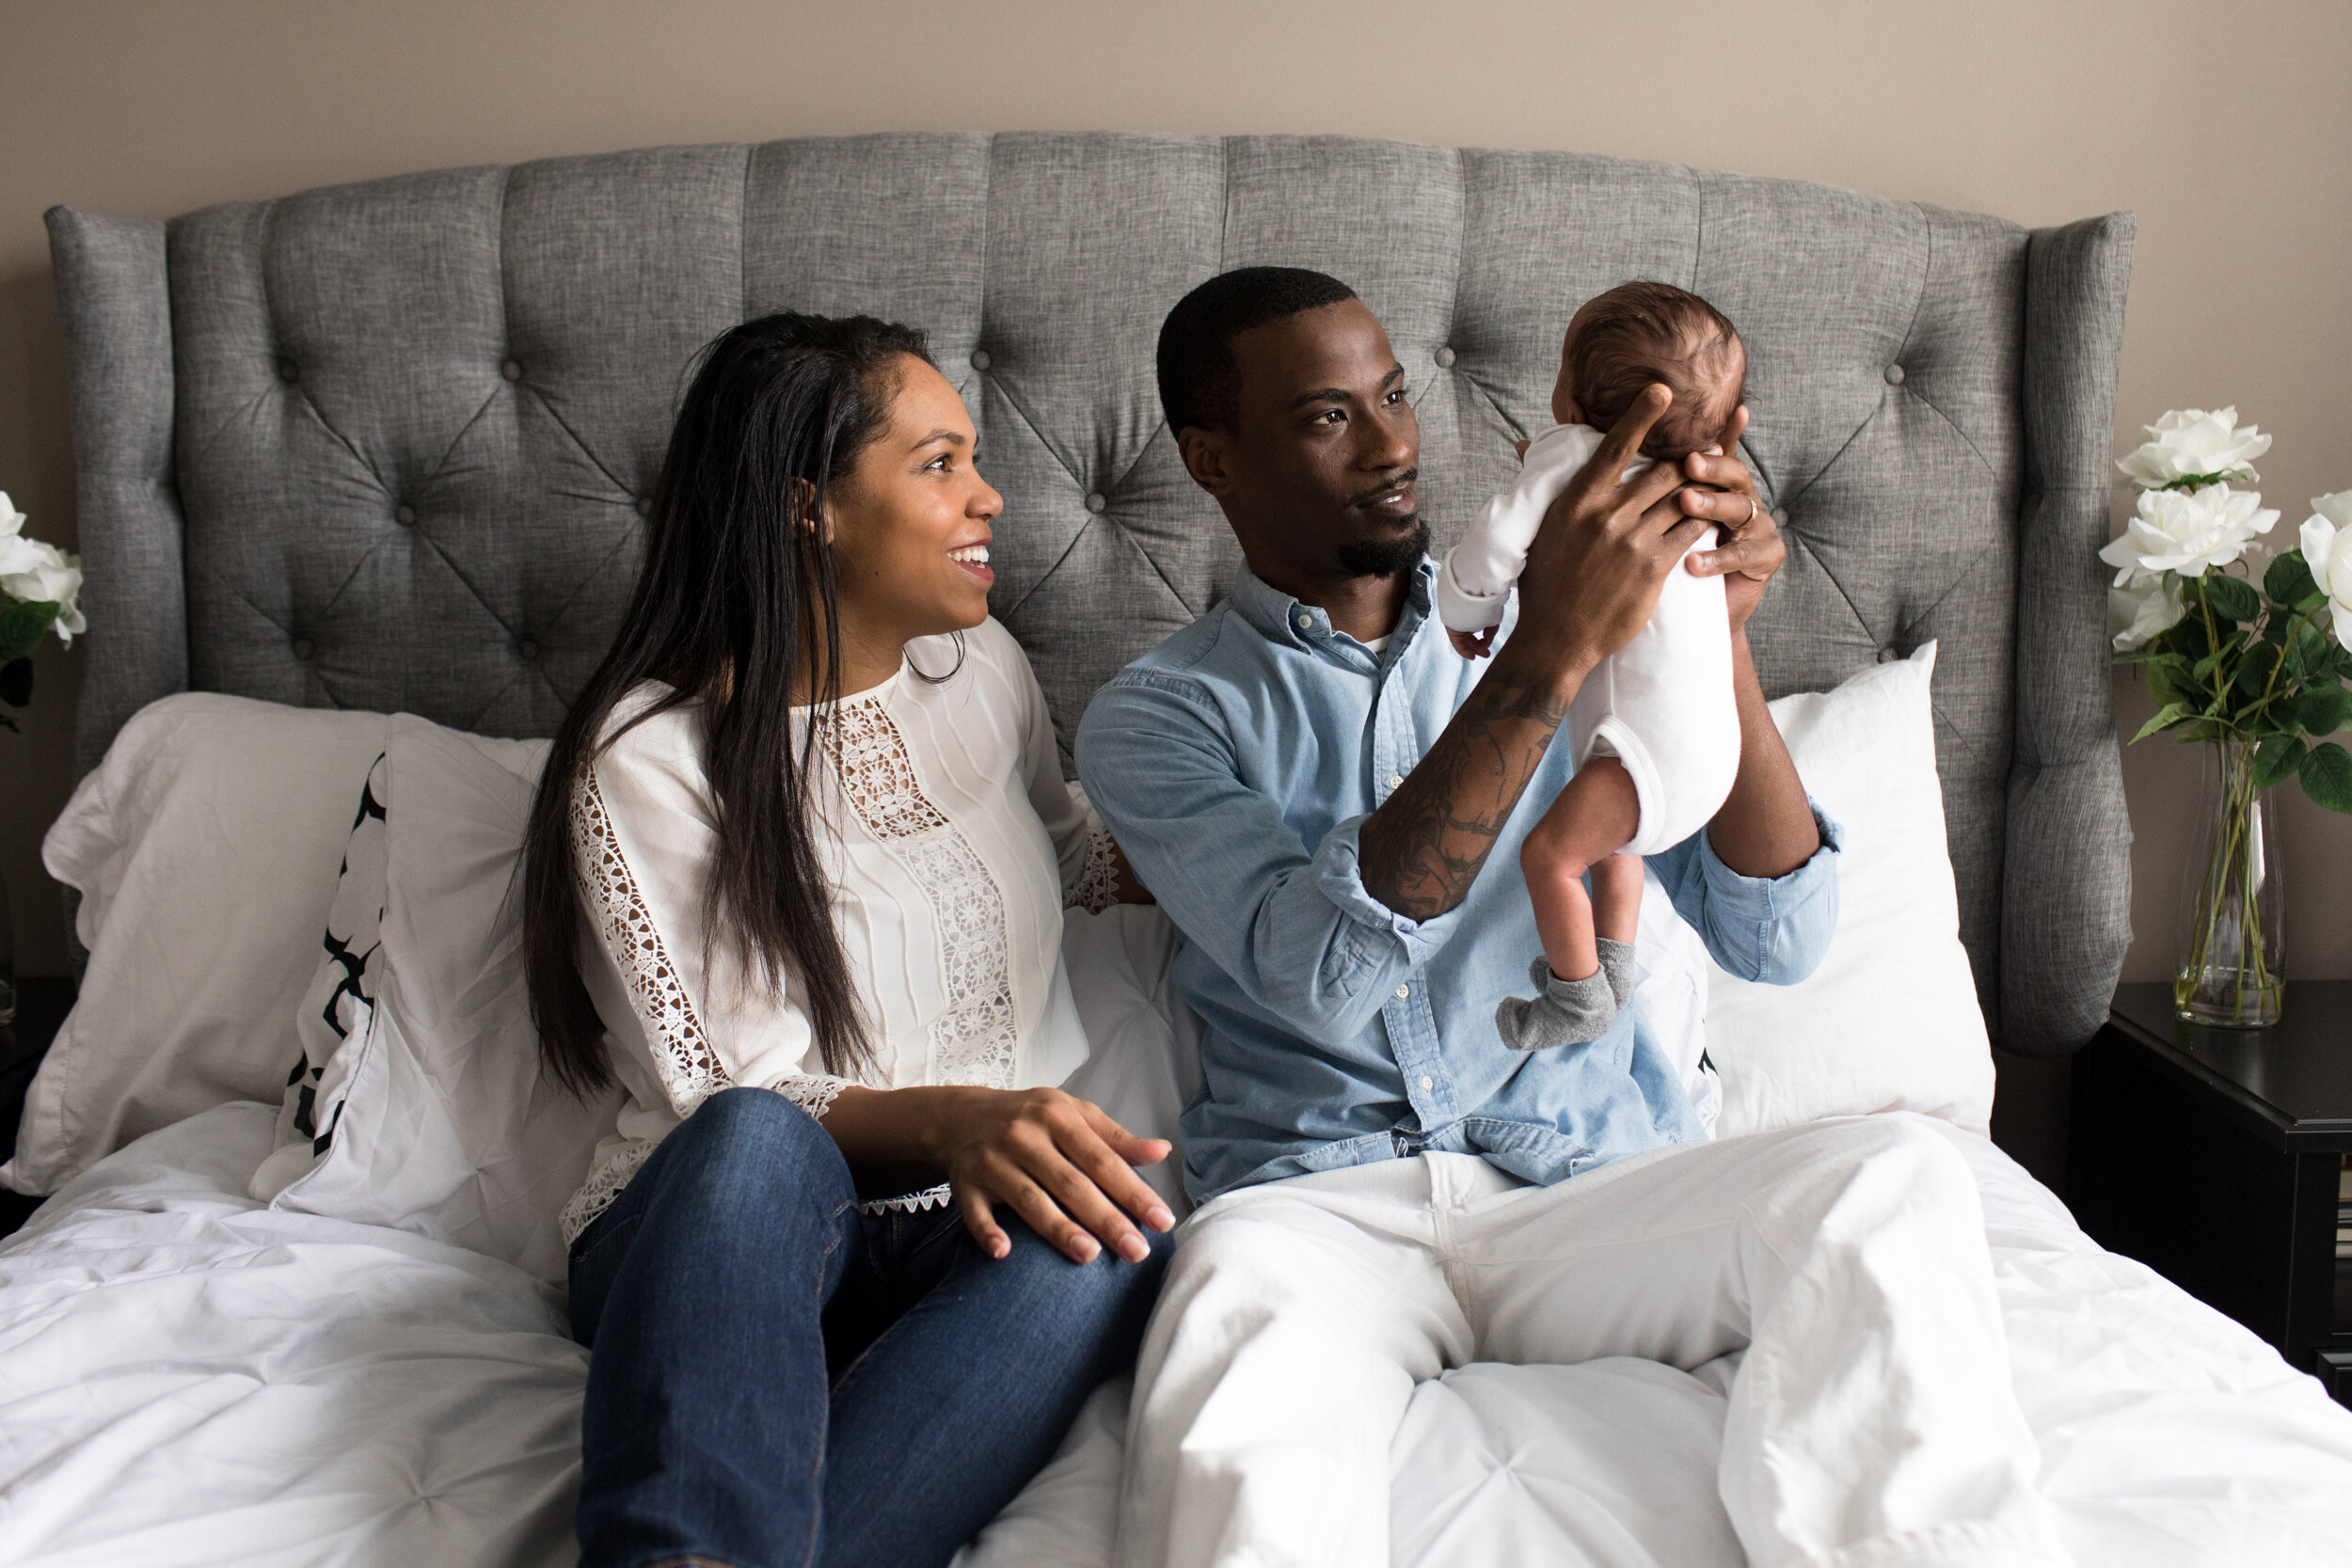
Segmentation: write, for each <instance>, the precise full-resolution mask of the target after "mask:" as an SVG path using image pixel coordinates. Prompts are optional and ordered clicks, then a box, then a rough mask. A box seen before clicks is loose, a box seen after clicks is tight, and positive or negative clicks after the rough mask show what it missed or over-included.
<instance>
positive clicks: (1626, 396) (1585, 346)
mask: <svg viewBox="0 0 2352 1568" xmlns="http://www.w3.org/2000/svg"><path fill="white" fill-rule="evenodd" d="M1577 317H1578V319H1577V320H1576V322H1575V323H1574V324H1573V325H1571V327H1570V329H1569V333H1568V340H1567V342H1566V344H1565V349H1564V353H1563V356H1562V358H1563V361H1564V368H1565V370H1566V372H1567V374H1568V385H1569V388H1570V389H1571V390H1572V391H1574V393H1575V394H1576V401H1577V402H1578V403H1579V404H1581V405H1582V407H1583V410H1584V422H1585V423H1586V424H1588V425H1591V426H1592V427H1593V428H1594V429H1596V430H1607V429H1608V428H1609V427H1610V426H1612V425H1613V424H1615V423H1616V422H1617V421H1618V420H1621V419H1623V418H1624V417H1625V411H1626V410H1627V409H1628V408H1630V407H1631V406H1632V405H1633V400H1634V399H1635V398H1637V397H1639V396H1641V395H1642V388H1645V387H1647V386H1649V385H1650V384H1651V383H1653V382H1659V381H1662V382H1664V383H1665V384H1666V386H1667V388H1669V389H1670V390H1672V391H1673V393H1674V395H1675V401H1674V406H1673V407H1671V408H1669V409H1667V410H1666V413H1665V417H1664V418H1663V419H1661V420H1659V421H1658V422H1657V423H1656V424H1655V425H1653V426H1651V427H1650V433H1649V436H1648V437H1647V438H1646V439H1645V440H1644V441H1643V443H1642V455H1644V456H1645V457H1653V458H1680V457H1684V456H1687V455H1689V454H1690V453H1692V452H1694V451H1704V450H1705V449H1706V448H1708V447H1711V446H1713V445H1714V444H1715V443H1716V440H1717V439H1718V438H1719V437H1720V436H1722V435H1723V432H1724V425H1725V424H1727V423H1728V422H1729V421H1730V420H1731V416H1732V412H1733V410H1735V409H1737V408H1738V407H1739V406H1740V398H1741V396H1742V394H1743V393H1744V392H1745V390H1746V383H1747V369H1746V362H1745V358H1744V355H1743V354H1735V352H1734V351H1735V350H1742V349H1743V348H1744V345H1742V344H1741V343H1740V333H1739V331H1738V329H1737V328H1735V327H1734V326H1733V325H1731V321H1730V318H1728V317H1726V316H1725V315H1724V313H1723V312H1722V311H1721V310H1718V309H1715V308H1714V307H1713V306H1712V305H1709V304H1708V303H1707V301H1705V300H1703V299H1701V298H1700V297H1699V296H1698V295H1696V294H1694V293H1691V292H1690V291H1689V290H1687V289H1677V288H1676V287H1675V286H1674V285H1673V284H1671V283H1621V284H1619V285H1618V286H1617V287H1615V288H1613V289H1612V290H1610V291H1609V292H1608V293H1605V294H1601V295H1598V296H1597V297H1596V298H1594V299H1593V300H1592V301H1591V302H1590V303H1588V304H1586V305H1585V307H1584V308H1583V309H1581V310H1580V311H1578V312H1577ZM1735 370H1736V371H1737V372H1738V378H1737V379H1736V380H1732V381H1730V382H1728V383H1726V381H1725V379H1724V377H1725V375H1726V374H1727V373H1728V372H1733V371H1735Z"/></svg>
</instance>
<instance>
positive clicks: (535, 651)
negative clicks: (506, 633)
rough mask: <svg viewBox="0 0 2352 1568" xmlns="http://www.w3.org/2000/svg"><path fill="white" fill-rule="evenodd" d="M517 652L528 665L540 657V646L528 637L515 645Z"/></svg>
mask: <svg viewBox="0 0 2352 1568" xmlns="http://www.w3.org/2000/svg"><path fill="white" fill-rule="evenodd" d="M515 651H516V653H518V654H520V655H521V656H522V658H523V662H524V663H525V664H528V663H530V662H531V661H532V659H534V658H537V657H539V644H538V643H536V642H533V641H532V640H531V639H530V638H528V637H526V638H524V639H523V640H522V641H520V642H517V643H516V644H515Z"/></svg>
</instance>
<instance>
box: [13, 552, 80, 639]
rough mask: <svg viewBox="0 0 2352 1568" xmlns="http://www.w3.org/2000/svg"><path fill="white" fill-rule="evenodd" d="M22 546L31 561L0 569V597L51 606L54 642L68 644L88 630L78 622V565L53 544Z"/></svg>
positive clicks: (16, 557)
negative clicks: (17, 567)
mask: <svg viewBox="0 0 2352 1568" xmlns="http://www.w3.org/2000/svg"><path fill="white" fill-rule="evenodd" d="M22 543H24V544H26V545H29V546H32V549H31V552H30V554H31V559H30V560H29V561H25V562H24V563H23V565H22V567H21V569H18V570H0V594H7V595H8V597H9V598H12V599H20V600H23V601H24V603H26V604H43V603H47V604H54V605H56V607H57V619H56V622H55V623H54V624H55V626H56V631H57V641H60V642H65V643H68V644H71V643H72V641H73V639H74V637H75V636H76V635H77V634H79V633H81V632H84V631H87V629H88V624H87V622H85V621H84V620H83V619H82V607H81V603H80V601H81V595H82V564H81V562H79V561H77V560H75V559H74V558H73V557H72V556H70V555H68V554H66V553H65V551H63V550H61V549H59V548H57V547H56V546H55V545H44V544H42V543H41V542H40V540H38V539H26V540H24V541H22ZM20 559H21V558H20V557H19V556H17V555H15V554H11V555H10V557H9V559H8V560H7V561H4V562H0V567H8V566H16V565H18V562H19V561H20Z"/></svg>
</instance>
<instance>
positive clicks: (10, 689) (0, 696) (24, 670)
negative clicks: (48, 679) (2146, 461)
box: [0, 658, 33, 707]
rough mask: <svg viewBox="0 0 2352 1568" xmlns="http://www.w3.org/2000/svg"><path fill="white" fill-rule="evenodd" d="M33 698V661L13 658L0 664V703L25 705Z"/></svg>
mask: <svg viewBox="0 0 2352 1568" xmlns="http://www.w3.org/2000/svg"><path fill="white" fill-rule="evenodd" d="M32 700H33V661H32V660H31V659H29V658H12V659H9V660H8V662H7V663H5V664H0V703H6V704H8V705H9V706H10V707H23V706H24V705H25V704H26V703H29V702H31V701H32Z"/></svg>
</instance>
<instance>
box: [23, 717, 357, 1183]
mask: <svg viewBox="0 0 2352 1568" xmlns="http://www.w3.org/2000/svg"><path fill="white" fill-rule="evenodd" d="M388 724H389V721H388V720H387V719H386V718H385V716H384V715H382V714H379V713H337V712H329V711H325V710H320V709H314V708H293V707H281V706H279V705H277V704H274V703H257V702H250V701H247V700H246V699H245V698H242V697H224V696H220V695H218V694H215V693H211V692H184V693H182V694H180V695H178V696H173V697H166V698H164V699H162V700H161V701H159V702H155V703H151V704H150V705H148V706H146V707H144V708H142V709H140V710H139V712H138V713H137V714H136V715H135V716H134V717H133V718H132V720H131V721H130V722H129V723H128V724H126V725H124V726H123V728H122V733H121V734H120V735H119V736H116V737H115V742H114V744H113V746H111V747H110V748H108V750H107V752H106V756H105V760H104V761H103V762H102V763H100V764H99V765H98V768H97V769H96V770H95V771H93V772H92V773H91V774H90V775H89V776H88V777H87V778H86V779H84V780H83V781H82V783H81V784H80V786H79V787H78V788H76V789H75V790H74V792H73V796H72V800H68V801H67V802H66V808H65V811H64V813H63V814H62V815H60V816H58V818H57V820H56V823H55V824H54V825H53V826H52V827H51V828H50V830H49V832H48V836H47V837H46V838H44V839H43V840H42V842H41V863H42V864H44V865H45V866H47V867H48V868H49V874H50V875H51V876H52V877H55V878H56V879H57V880H58V881H60V882H63V883H64V884H65V885H66V886H68V887H71V888H73V889H76V890H77V891H79V892H80V894H81V895H82V907H81V911H80V913H79V915H78V916H77V917H76V920H75V924H74V930H75V933H76V934H77V935H78V936H79V937H80V938H81V940H82V944H83V945H84V946H85V947H87V948H88V949H89V955H90V958H89V967H88V969H87V972H86V973H85V974H84V975H83V978H82V990H81V997H80V1000H79V1001H78V1002H77V1003H76V1004H75V1006H74V1008H73V1011H72V1013H70V1014H68V1015H67V1017H66V1021H65V1024H64V1026H63V1027H62V1028H61V1029H59V1030H58V1032H57V1037H56V1041H55V1042H54V1043H53V1044H52V1045H51V1046H50V1048H49V1053H48V1054H47V1056H45V1057H44V1058H43V1059H42V1061H41V1066H40V1071H39V1072H38V1073H36V1074H35V1075H34V1078H33V1082H32V1085H31V1087H30V1089H29V1090H28V1091H27V1092H26V1095H25V1099H24V1120H23V1122H22V1124H21V1125H20V1127H19V1130H18V1132H17V1140H16V1156H15V1158H14V1159H12V1160H10V1161H9V1162H8V1164H7V1166H6V1167H5V1168H0V1182H5V1183H6V1184H7V1185H8V1187H9V1188H11V1189H12V1190H14V1191H16V1192H20V1193H50V1192H55V1191H56V1189H57V1187H58V1186H59V1184H61V1183H63V1182H64V1181H66V1180H70V1179H72V1177H74V1176H77V1175H79V1174H80V1173H81V1172H83V1171H84V1170H87V1169H88V1168H89V1166H90V1165H92V1164H95V1163H96V1162H97V1161H98V1160H100V1159H101V1158H103V1156H105V1155H107V1154H110V1153H112V1152H114V1150H116V1149H118V1148H121V1147H122V1146H123V1145H125V1144H127V1143H129V1142H131V1141H132V1140H133V1139H135V1138H138V1137H142V1136H144V1135H145V1134H147V1133H149V1132H154V1131H155V1130H156V1129H158V1128H161V1127H167V1126H169V1125H171V1124H172V1123H173V1122H176V1121H179V1120H181V1119H182V1118H183V1117H192V1116H194V1115H196V1114H197V1113H198V1112H199V1111H203V1110H207V1109H210V1108H211V1107H212V1106H215V1105H219V1104H224V1103H226V1102H228V1101H234V1100H261V1101H274V1100H277V1099H278V1096H279V1094H280V1092H281V1091H282V1090H283V1088H284V1085H285V1082H286V1068H287V1065H288V1063H290V1062H291V1061H293V1060H294V1056H295V1054H296V1053H297V1052H298V1051H299V1049H300V1046H299V1042H298V1041H297V1039H296V1037H295V1034H294V1010H295V1007H296V1005H297V1004H298V1003H299V1002H300V1001H301V999H302V993H303V988H304V987H305V986H306V985H308V984H309V982H310V975H311V972H312V970H313V969H314V968H315V967H316V964H317V958H318V933H319V929H320V924H321V922H322V921H324V920H325V918H326V906H327V901H328V900H329V899H330V898H332V897H333V896H334V892H335V864H336V856H337V853H338V852H339V851H340V850H341V849H342V845H343V840H344V838H345V837H346V836H347V835H348V834H349V832H350V831H351V808H352V802H353V801H354V800H357V799H358V791H359V784H360V781H361V780H362V779H363V778H365V777H366V776H367V771H368V766H369V764H370V763H371V762H373V760H374V759H375V757H376V755H377V753H379V752H382V751H383V750H384V740H385V735H386V732H387V726H388Z"/></svg>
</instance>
